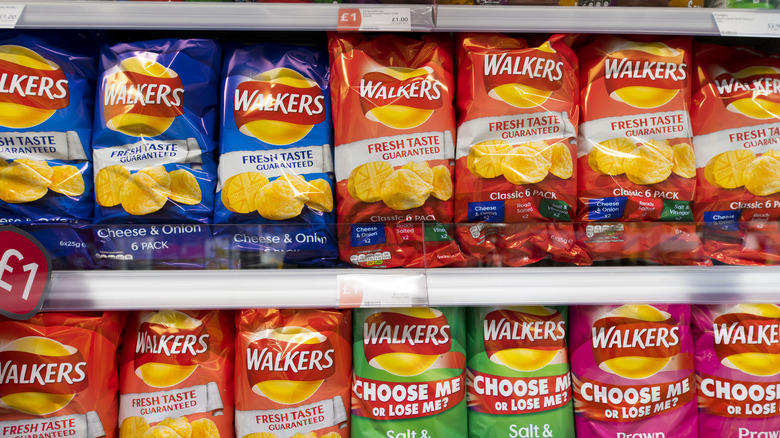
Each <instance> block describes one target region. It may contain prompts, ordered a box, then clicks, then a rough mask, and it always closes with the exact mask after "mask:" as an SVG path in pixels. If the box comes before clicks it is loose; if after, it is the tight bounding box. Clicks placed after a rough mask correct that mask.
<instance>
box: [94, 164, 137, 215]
mask: <svg viewBox="0 0 780 438" xmlns="http://www.w3.org/2000/svg"><path fill="white" fill-rule="evenodd" d="M129 178H130V171H129V170H127V168H126V167H124V166H121V165H119V164H114V165H113V166H108V167H104V168H102V169H100V172H98V174H97V176H95V198H96V199H97V203H98V204H99V205H101V206H103V207H113V206H115V205H119V202H120V201H119V192H120V191H121V190H122V187H124V185H125V183H126V182H127V180H128V179H129Z"/></svg>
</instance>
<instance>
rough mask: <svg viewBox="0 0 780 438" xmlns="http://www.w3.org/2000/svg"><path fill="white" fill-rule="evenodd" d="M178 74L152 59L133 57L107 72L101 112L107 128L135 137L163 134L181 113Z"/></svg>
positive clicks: (181, 89) (182, 97) (180, 85)
mask: <svg viewBox="0 0 780 438" xmlns="http://www.w3.org/2000/svg"><path fill="white" fill-rule="evenodd" d="M183 100H184V87H183V85H182V83H181V78H179V75H178V74H177V73H176V72H175V71H173V70H171V69H169V68H166V67H164V66H162V65H161V64H158V63H157V62H155V61H154V60H151V59H148V58H142V57H133V58H127V59H125V60H123V61H122V62H121V63H120V64H119V66H118V67H115V68H112V69H110V70H108V71H106V75H105V79H104V81H103V112H104V117H105V122H106V126H108V128H109V129H111V130H114V131H118V132H121V133H123V134H127V135H131V136H134V137H142V136H148V137H154V136H157V135H160V134H162V133H163V132H165V131H166V130H167V129H168V128H169V127H170V126H171V124H173V121H174V120H175V119H176V117H178V116H180V115H182V114H184V111H183V109H182V104H183Z"/></svg>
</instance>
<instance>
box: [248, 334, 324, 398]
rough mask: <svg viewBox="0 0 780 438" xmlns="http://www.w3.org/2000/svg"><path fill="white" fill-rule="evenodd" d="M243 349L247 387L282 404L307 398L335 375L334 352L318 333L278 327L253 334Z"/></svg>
mask: <svg viewBox="0 0 780 438" xmlns="http://www.w3.org/2000/svg"><path fill="white" fill-rule="evenodd" d="M255 337H256V339H255V340H253V341H251V342H250V343H249V345H248V346H247V350H246V367H247V377H248V379H249V386H251V387H252V391H254V392H255V393H256V394H259V395H262V396H265V397H267V398H269V399H271V400H272V401H275V402H277V403H282V404H296V403H301V402H303V401H305V400H306V399H308V398H309V397H311V396H312V395H313V394H314V393H315V392H317V389H319V387H320V386H321V385H322V383H323V382H324V381H325V379H327V378H328V377H330V376H332V375H333V373H334V372H335V367H334V364H335V362H334V356H335V350H334V349H333V345H332V344H331V342H330V340H329V339H328V338H327V337H325V336H324V335H322V334H321V333H318V332H314V331H311V330H309V329H307V328H303V327H281V328H276V329H268V330H263V331H261V332H258V333H255Z"/></svg>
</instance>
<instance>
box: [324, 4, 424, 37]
mask: <svg viewBox="0 0 780 438" xmlns="http://www.w3.org/2000/svg"><path fill="white" fill-rule="evenodd" d="M337 28H338V30H339V31H345V30H358V31H399V32H400V31H406V32H409V31H411V30H412V11H411V9H410V8H405V7H369V8H339V15H338V25H337Z"/></svg>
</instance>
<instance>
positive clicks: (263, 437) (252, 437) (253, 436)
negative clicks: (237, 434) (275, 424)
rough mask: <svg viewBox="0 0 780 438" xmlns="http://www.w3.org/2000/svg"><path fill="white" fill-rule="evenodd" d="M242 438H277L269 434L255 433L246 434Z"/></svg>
mask: <svg viewBox="0 0 780 438" xmlns="http://www.w3.org/2000/svg"><path fill="white" fill-rule="evenodd" d="M242 438H279V437H278V436H277V435H276V434H275V433H271V432H255V433H248V434H246V435H244V436H243V437H242Z"/></svg>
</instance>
